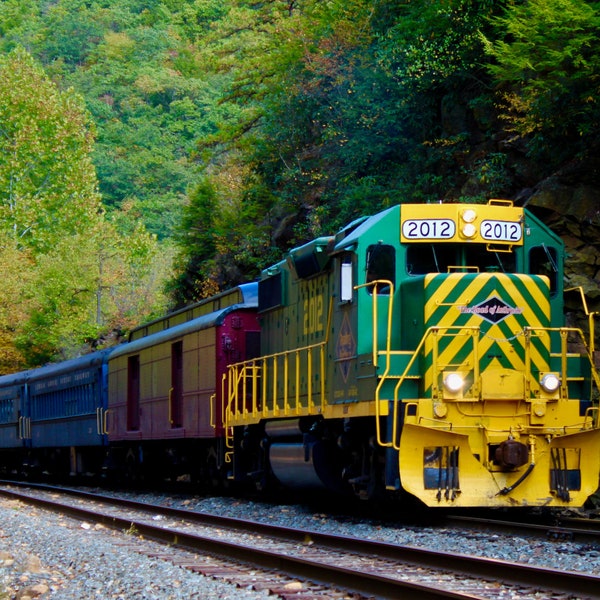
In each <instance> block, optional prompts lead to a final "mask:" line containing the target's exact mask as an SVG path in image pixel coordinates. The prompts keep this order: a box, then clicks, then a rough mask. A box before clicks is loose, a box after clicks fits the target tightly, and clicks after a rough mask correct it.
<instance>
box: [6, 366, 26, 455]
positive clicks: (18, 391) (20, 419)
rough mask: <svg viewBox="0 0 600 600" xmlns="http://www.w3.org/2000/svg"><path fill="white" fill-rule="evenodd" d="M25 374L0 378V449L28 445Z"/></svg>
mask: <svg viewBox="0 0 600 600" xmlns="http://www.w3.org/2000/svg"><path fill="white" fill-rule="evenodd" d="M26 380H27V373H15V374H13V375H3V376H2V377H0V448H10V449H14V448H23V447H26V446H27V445H28V440H29V436H28V429H27V425H28V422H27V420H26V415H27V411H28V409H27V404H26V403H27V384H26Z"/></svg>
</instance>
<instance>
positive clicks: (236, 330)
mask: <svg viewBox="0 0 600 600" xmlns="http://www.w3.org/2000/svg"><path fill="white" fill-rule="evenodd" d="M564 261H565V249H564V244H563V242H562V241H561V239H560V238H559V237H558V236H556V235H555V234H554V233H553V232H552V231H551V230H550V229H549V228H548V227H547V226H545V225H544V223H543V222H542V221H541V220H540V219H539V218H537V217H536V216H535V215H534V214H532V213H531V212H530V211H528V210H527V209H526V208H523V207H519V206H515V205H514V203H513V202H511V201H509V200H500V199H493V200H489V201H488V202H487V203H486V204H484V203H482V204H475V203H472V204H461V203H437V204H399V205H395V206H392V207H390V208H387V209H385V210H382V211H381V212H379V213H377V214H374V215H371V216H365V217H362V218H360V219H357V220H355V221H353V222H351V223H349V224H348V225H347V226H345V227H343V228H342V229H341V230H340V231H338V232H337V233H335V234H334V235H331V236H323V237H319V238H316V239H314V240H312V241H310V242H308V243H306V244H304V245H302V246H299V247H297V248H293V249H292V250H290V251H289V252H288V253H287V254H286V255H285V257H284V258H282V260H281V261H280V262H278V263H276V264H273V265H271V266H269V267H268V268H266V269H264V270H263V271H262V273H261V275H260V278H259V279H258V280H257V281H252V282H249V283H245V284H241V285H239V286H237V287H234V288H232V289H230V290H227V291H224V292H221V293H219V294H217V295H215V296H213V297H211V298H207V299H205V300H202V301H201V302H198V303H196V304H193V305H191V306H188V307H186V308H184V309H182V310H179V311H177V312H173V313H170V314H168V315H166V316H164V317H163V318H160V319H157V320H155V321H152V322H150V323H146V324H144V325H143V326H140V327H138V328H136V329H134V330H132V331H131V333H130V335H129V338H128V341H126V342H124V343H122V344H120V345H117V346H115V347H113V348H109V349H105V350H101V351H98V352H94V353H91V354H89V355H86V356H82V357H80V358H77V359H73V360H70V361H66V362H63V363H59V364H52V365H48V366H45V367H40V368H37V369H31V370H29V371H26V372H23V373H15V374H11V375H4V376H2V377H0V470H1V472H3V473H4V474H5V475H19V476H22V475H26V476H30V477H33V476H40V475H42V474H46V475H51V474H59V473H62V474H67V475H69V476H86V475H94V476H97V475H100V476H101V477H106V478H113V477H114V478H115V479H117V480H121V481H126V482H135V481H146V482H152V481H162V480H166V479H167V480H182V481H186V480H188V481H193V482H197V483H198V484H199V485H204V486H210V487H215V488H221V487H229V486H234V485H235V486H237V485H239V486H242V487H243V486H245V487H246V488H250V489H253V490H269V489H277V488H287V489H302V490H306V491H308V492H310V491H312V490H315V491H324V492H325V493H330V492H331V493H335V494H340V495H347V496H348V497H352V498H360V499H364V500H373V499H381V498H386V499H390V500H392V501H396V500H398V502H399V504H398V505H399V506H400V504H401V500H402V499H404V498H410V499H414V500H415V501H416V502H418V503H419V504H421V505H424V506H426V507H431V508H471V507H489V508H495V507H499V508H513V507H515V508H517V507H559V508H565V507H581V506H583V505H584V504H585V503H586V501H587V500H588V498H589V497H590V496H591V495H592V494H594V493H595V492H596V491H597V489H598V485H599V477H600V427H599V422H598V405H599V388H600V376H599V374H598V369H597V366H596V364H595V356H596V352H595V347H594V335H595V331H594V314H593V313H590V312H589V311H588V310H587V305H586V302H585V297H584V295H583V292H581V290H579V292H580V297H581V303H582V310H583V311H585V312H586V314H587V315H588V321H587V322H588V325H587V326H586V328H585V331H584V330H582V329H581V328H577V327H571V326H566V324H565V322H566V321H565V314H564V308H565V306H564V294H565V292H566V291H568V290H565V289H564Z"/></svg>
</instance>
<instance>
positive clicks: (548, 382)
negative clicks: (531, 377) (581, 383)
mask: <svg viewBox="0 0 600 600" xmlns="http://www.w3.org/2000/svg"><path fill="white" fill-rule="evenodd" d="M540 385H541V386H542V387H543V388H544V389H545V390H546V391H547V392H548V393H549V394H552V393H553V392H555V391H556V390H557V389H558V388H559V386H560V379H559V377H558V375H556V374H555V373H546V374H545V375H544V376H543V377H542V379H541V380H540Z"/></svg>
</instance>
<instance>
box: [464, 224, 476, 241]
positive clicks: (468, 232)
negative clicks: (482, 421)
mask: <svg viewBox="0 0 600 600" xmlns="http://www.w3.org/2000/svg"><path fill="white" fill-rule="evenodd" d="M476 233H477V228H476V227H475V225H473V223H467V224H466V225H463V228H462V234H463V235H464V236H465V237H466V238H472V237H473V236H474V235H475V234H476Z"/></svg>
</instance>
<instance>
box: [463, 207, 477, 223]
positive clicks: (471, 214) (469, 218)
mask: <svg viewBox="0 0 600 600" xmlns="http://www.w3.org/2000/svg"><path fill="white" fill-rule="evenodd" d="M461 217H462V220H463V221H464V222H465V223H472V222H473V221H474V220H475V219H476V218H477V213H476V212H475V211H474V210H473V209H472V208H467V210H465V211H464V212H463V214H462V215H461Z"/></svg>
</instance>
